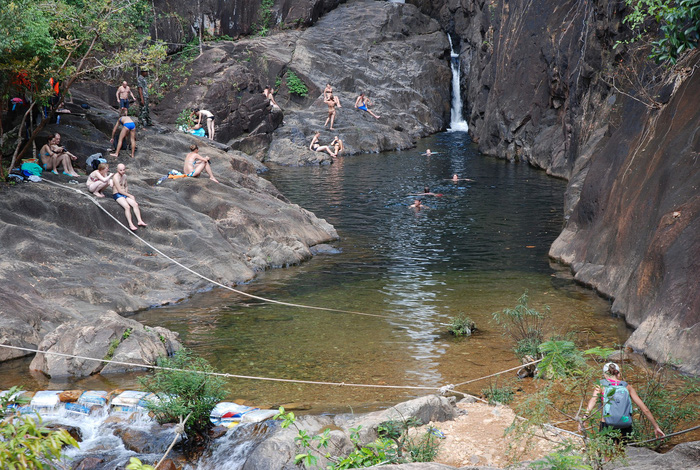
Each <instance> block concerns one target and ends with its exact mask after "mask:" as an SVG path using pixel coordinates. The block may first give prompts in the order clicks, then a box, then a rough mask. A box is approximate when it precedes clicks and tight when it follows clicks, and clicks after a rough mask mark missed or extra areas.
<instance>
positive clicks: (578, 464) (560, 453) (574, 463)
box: [528, 443, 592, 470]
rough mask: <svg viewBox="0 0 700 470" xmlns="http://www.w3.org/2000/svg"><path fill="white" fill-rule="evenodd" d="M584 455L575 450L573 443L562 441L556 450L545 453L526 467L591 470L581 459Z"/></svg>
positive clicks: (545, 469)
mask: <svg viewBox="0 0 700 470" xmlns="http://www.w3.org/2000/svg"><path fill="white" fill-rule="evenodd" d="M583 458H584V456H583V455H582V454H581V453H580V452H577V451H576V449H575V447H574V446H573V444H571V443H564V444H562V445H560V446H559V448H558V449H557V450H556V452H553V453H551V454H549V455H546V456H545V457H544V458H543V459H542V460H538V461H537V462H533V463H531V464H530V465H529V466H528V468H533V469H536V470H591V469H592V467H591V466H590V465H587V464H586V463H584V461H583Z"/></svg>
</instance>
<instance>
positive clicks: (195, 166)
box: [184, 144, 218, 183]
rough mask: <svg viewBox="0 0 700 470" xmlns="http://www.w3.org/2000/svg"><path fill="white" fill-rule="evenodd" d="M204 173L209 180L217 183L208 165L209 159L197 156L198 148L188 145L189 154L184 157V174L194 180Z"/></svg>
mask: <svg viewBox="0 0 700 470" xmlns="http://www.w3.org/2000/svg"><path fill="white" fill-rule="evenodd" d="M202 171H206V172H207V174H208V175H209V179H210V180H212V181H213V182H214V183H218V181H217V179H216V178H214V173H212V171H211V165H210V164H209V157H205V156H203V155H200V154H199V147H197V146H196V145H194V144H192V145H190V153H188V154H187V156H186V157H185V170H184V173H185V174H186V175H187V176H190V177H192V178H196V177H198V176H199V175H200V173H202Z"/></svg>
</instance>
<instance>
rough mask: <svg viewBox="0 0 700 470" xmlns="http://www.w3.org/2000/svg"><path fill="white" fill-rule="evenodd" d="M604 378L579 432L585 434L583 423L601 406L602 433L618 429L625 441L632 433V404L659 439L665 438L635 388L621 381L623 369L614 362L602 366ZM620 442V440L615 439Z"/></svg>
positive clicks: (589, 403) (592, 399)
mask: <svg viewBox="0 0 700 470" xmlns="http://www.w3.org/2000/svg"><path fill="white" fill-rule="evenodd" d="M603 377H604V379H603V380H601V381H600V385H599V386H597V387H596V388H595V389H594V390H593V396H592V397H591V399H590V400H589V402H588V406H587V407H586V414H584V415H583V419H582V420H581V422H580V423H579V430H580V431H583V422H584V421H586V420H587V419H588V416H589V415H590V413H591V411H592V410H593V408H594V407H595V406H596V403H598V409H599V410H601V417H600V430H601V431H603V430H604V429H606V428H612V429H619V430H620V434H621V435H622V438H623V439H625V438H626V437H627V436H629V435H630V434H631V433H632V403H633V402H634V404H635V405H637V407H638V408H639V410H640V411H641V412H642V413H644V416H646V417H647V419H648V420H649V422H650V423H651V424H652V426H654V434H656V437H663V436H665V435H666V434H664V432H663V431H662V430H661V428H660V427H659V425H658V423H657V422H656V420H655V419H654V416H653V415H652V414H651V411H649V408H647V406H646V405H645V404H644V402H643V401H642V399H641V398H639V395H637V392H636V390H635V389H634V387H633V386H631V385H629V384H628V383H627V382H625V381H624V380H622V374H621V372H620V366H618V365H617V364H615V363H614V362H608V363H607V364H605V365H604V366H603ZM616 441H617V439H616Z"/></svg>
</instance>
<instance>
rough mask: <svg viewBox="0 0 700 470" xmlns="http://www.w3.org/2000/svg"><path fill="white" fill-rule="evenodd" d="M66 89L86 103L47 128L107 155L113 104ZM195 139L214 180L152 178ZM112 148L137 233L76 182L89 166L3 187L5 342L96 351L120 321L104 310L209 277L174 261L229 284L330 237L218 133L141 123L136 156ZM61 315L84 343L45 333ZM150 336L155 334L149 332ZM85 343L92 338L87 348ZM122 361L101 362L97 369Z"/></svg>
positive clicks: (39, 364)
mask: <svg viewBox="0 0 700 470" xmlns="http://www.w3.org/2000/svg"><path fill="white" fill-rule="evenodd" d="M74 98H75V100H76V101H77V102H89V103H90V104H91V108H90V109H89V110H88V114H87V116H85V117H84V118H82V117H79V116H71V117H70V119H69V120H67V122H66V123H64V122H63V120H62V121H61V125H60V126H56V125H50V126H48V128H47V129H46V133H48V132H51V131H57V130H58V131H60V132H61V134H62V136H63V143H64V144H65V146H66V147H67V148H68V149H69V150H72V151H74V152H75V153H76V154H77V155H78V156H79V162H84V161H85V157H86V156H87V155H88V154H89V153H93V152H94V151H101V152H102V153H103V155H105V156H106V155H107V154H108V150H109V134H107V135H105V134H104V130H105V129H109V131H110V132H111V127H112V126H113V123H114V122H116V120H117V113H116V111H114V110H112V109H110V108H109V107H108V106H107V105H106V104H105V103H102V102H100V100H98V99H96V98H94V97H90V96H88V95H83V94H81V93H79V92H78V91H76V92H75V93H74ZM44 138H45V137H44ZM192 143H197V144H198V145H199V147H200V153H201V154H203V155H208V156H210V157H211V158H212V168H213V171H214V174H215V175H216V176H217V178H218V180H219V181H220V182H221V184H216V183H214V182H212V181H210V180H209V179H208V178H207V176H206V175H204V176H202V177H200V178H183V179H178V180H165V181H164V182H163V183H162V184H160V185H155V183H156V182H157V181H158V180H159V179H160V178H161V177H162V176H164V175H166V174H167V173H168V172H169V171H170V170H172V169H176V170H180V171H182V169H183V160H184V156H185V154H186V153H187V152H188V151H189V146H190V144H192ZM223 148H224V149H225V148H226V147H223ZM108 159H109V161H110V164H111V165H112V166H111V168H110V169H111V171H114V170H115V169H116V164H117V163H119V162H122V163H125V164H126V165H127V167H128V173H127V174H128V177H129V189H130V192H131V193H133V194H134V195H135V196H136V198H137V200H138V202H139V204H140V208H141V212H142V214H143V218H144V220H145V222H146V223H147V224H148V227H147V228H140V229H139V230H138V231H137V232H136V234H137V235H138V236H139V237H141V239H138V238H136V237H134V234H133V233H132V232H131V231H129V230H128V229H126V228H125V227H124V226H120V225H119V224H118V222H121V223H122V224H124V223H125V217H124V211H123V209H122V208H121V207H120V206H119V205H118V204H116V203H115V202H114V201H113V200H112V198H111V197H109V195H110V192H109V190H107V191H106V193H107V195H108V197H106V198H103V199H99V200H92V199H90V198H88V197H86V196H85V194H81V192H84V191H85V189H84V188H85V180H86V178H85V177H80V178H77V180H78V181H79V184H77V185H71V184H68V180H69V179H70V178H68V177H66V176H63V175H59V176H54V175H51V174H48V175H47V174H44V177H45V178H46V179H47V180H48V181H52V182H55V183H57V184H58V186H57V185H54V184H49V183H46V182H43V183H24V184H21V185H19V186H15V187H13V188H11V189H7V190H5V192H4V193H3V204H2V205H0V238H1V239H2V241H3V242H2V246H3V260H2V261H1V262H0V281H1V282H0V298H2V299H3V301H2V302H0V341H2V342H3V344H9V345H13V346H20V347H30V348H31V347H36V346H37V345H38V344H39V343H40V342H41V341H42V340H44V339H45V342H44V343H43V345H42V348H44V349H50V350H51V349H53V350H61V351H73V352H78V353H80V355H85V356H92V357H96V358H98V359H101V358H103V357H104V355H105V347H108V346H109V343H110V342H111V341H112V340H114V339H115V338H116V337H117V336H118V335H119V334H123V330H124V327H125V326H126V323H124V322H120V323H119V324H118V325H117V324H116V323H115V324H114V325H112V322H113V321H114V316H113V315H105V312H110V311H111V312H116V313H117V314H120V315H129V314H130V313H131V312H134V311H137V310H139V309H143V308H148V307H150V306H154V305H162V304H165V303H169V302H174V301H179V300H181V299H183V298H186V297H187V296H188V295H190V294H192V293H194V292H196V291H199V290H202V289H205V288H209V287H210V286H211V285H212V284H211V282H209V281H208V280H206V279H204V278H202V277H199V276H197V275H195V274H193V273H192V272H190V271H187V270H185V269H184V268H183V267H181V266H179V265H178V264H176V263H175V261H177V262H179V263H182V264H183V265H184V266H186V267H187V268H191V269H193V270H194V271H196V272H198V273H200V274H201V275H203V276H205V277H206V278H208V279H211V280H215V281H217V282H220V283H221V284H223V285H227V286H231V285H235V284H237V283H240V282H244V281H247V280H250V279H251V278H253V277H254V276H255V274H256V272H259V271H261V270H264V269H269V268H272V267H278V266H289V265H293V264H297V263H300V262H302V261H304V260H306V259H309V258H310V257H311V256H312V255H311V252H310V250H309V247H310V246H313V245H316V244H319V243H327V242H329V241H332V240H334V239H336V238H337V234H336V232H335V230H334V229H333V227H332V226H331V225H330V224H328V223H327V222H325V221H324V220H321V219H318V218H316V217H315V216H314V215H313V214H311V213H310V212H308V211H306V210H304V209H302V208H300V207H299V206H297V205H293V204H289V202H288V201H287V200H286V198H285V197H284V196H283V195H282V194H280V193H279V191H277V190H276V189H275V188H274V187H273V186H272V184H271V183H269V182H268V181H267V180H265V179H263V178H261V177H259V176H258V174H257V172H258V171H259V170H260V169H261V165H260V164H259V162H257V161H256V160H254V159H252V158H250V157H248V156H247V155H245V154H243V153H241V152H237V151H229V152H227V151H224V150H222V147H221V146H220V145H212V146H210V145H208V143H207V141H206V140H205V139H204V140H203V139H197V138H195V137H193V136H189V135H186V134H183V133H175V132H170V131H168V130H167V129H165V128H161V127H156V128H149V129H147V130H141V131H139V132H138V150H137V153H136V158H134V159H133V160H132V159H131V158H130V157H129V156H128V154H127V152H122V154H121V156H120V157H118V158H112V157H108ZM76 190H80V191H81V192H76ZM112 217H113V218H112ZM146 243H148V244H146ZM166 255H167V257H166ZM62 324H66V325H65V326H63V327H62V329H61V330H60V332H63V333H64V335H68V337H71V335H73V334H74V332H76V331H80V332H81V333H80V335H81V336H80V338H82V339H81V340H80V344H83V343H84V344H85V346H84V347H82V348H81V347H78V346H75V345H69V344H67V343H65V342H63V340H62V339H61V338H58V336H61V335H60V334H54V335H52V336H50V337H47V335H49V334H50V333H52V332H54V330H56V328H58V327H59V326H60V325H62ZM107 324H110V325H112V326H113V327H110V328H109V329H107V330H105V332H101V331H100V330H101V328H100V326H101V325H107ZM93 327H94V328H93ZM135 331H136V330H135ZM60 332H59V333H60ZM103 333H104V334H103ZM93 335H94V336H93ZM161 335H162V336H163V337H164V338H166V342H168V341H169V338H170V337H169V335H168V334H167V333H165V332H161V333H156V332H154V334H153V335H151V334H148V335H145V336H144V337H143V338H139V340H138V341H137V339H136V337H135V338H134V339H132V340H130V339H127V340H126V341H124V342H123V343H122V344H121V345H120V348H118V349H117V350H116V351H115V358H123V359H125V360H126V361H127V362H129V361H132V360H136V361H141V360H143V361H144V362H149V361H151V359H152V357H153V356H154V355H155V354H160V353H161V352H164V350H165V349H167V345H165V344H163V342H162V341H161V340H160V336H161ZM88 337H90V338H92V340H91V341H88ZM146 337H149V338H151V339H154V340H153V341H145V338H146ZM73 339H75V338H73ZM141 339H144V342H143V343H142V342H141ZM97 340H99V341H97ZM88 343H90V344H91V346H90V347H94V348H96V349H95V350H94V351H92V350H90V351H87V350H86V348H87V347H88V346H87V344H88ZM136 343H138V344H139V347H140V348H141V350H140V351H136V350H134V349H131V346H130V345H132V344H136ZM163 348H165V349H163ZM171 349H172V348H171ZM87 353H89V354H87ZM24 354H27V352H24V351H16V350H10V349H5V348H0V360H7V359H10V358H13V357H17V356H18V355H24ZM53 363H55V364H56V366H55V367H53V366H51V364H53ZM35 366H36V368H37V369H40V370H43V371H44V372H46V373H48V374H50V375H56V374H57V375H63V374H66V373H76V374H78V375H85V374H90V373H94V372H95V371H97V370H100V368H101V366H99V365H96V364H94V363H90V364H88V363H82V362H80V361H77V362H74V363H68V362H65V361H64V360H63V359H56V358H54V359H47V357H43V355H42V356H37V359H36V363H35ZM118 369H119V368H117V367H112V366H109V367H106V368H105V369H103V371H105V372H106V371H117V370H118Z"/></svg>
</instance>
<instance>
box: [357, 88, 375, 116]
mask: <svg viewBox="0 0 700 470" xmlns="http://www.w3.org/2000/svg"><path fill="white" fill-rule="evenodd" d="M371 105H372V102H371V101H370V100H369V98H365V94H364V93H360V96H358V97H357V99H356V100H355V107H356V108H357V109H361V110H362V111H367V112H368V113H370V114H371V115H372V116H374V117H375V118H376V119H379V118H380V117H381V116H377V115H376V114H374V113H373V112H372V111H370V109H369V106H371Z"/></svg>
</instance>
